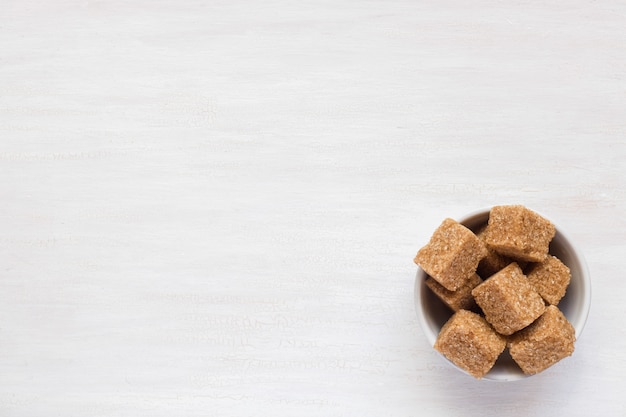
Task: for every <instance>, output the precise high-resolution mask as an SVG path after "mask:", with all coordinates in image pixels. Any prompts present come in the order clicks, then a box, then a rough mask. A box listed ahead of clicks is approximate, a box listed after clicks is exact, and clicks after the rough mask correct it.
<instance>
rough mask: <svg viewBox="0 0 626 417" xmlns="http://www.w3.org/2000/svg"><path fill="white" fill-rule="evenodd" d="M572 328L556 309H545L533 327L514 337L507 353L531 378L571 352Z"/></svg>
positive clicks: (572, 348) (554, 307)
mask: <svg viewBox="0 0 626 417" xmlns="http://www.w3.org/2000/svg"><path fill="white" fill-rule="evenodd" d="M575 341H576V337H575V331H574V327H573V326H572V325H571V323H570V322H569V321H567V319H566V318H565V316H564V315H563V313H561V311H560V310H559V309H558V307H556V306H553V305H551V306H548V307H547V308H546V311H545V313H543V315H542V316H541V317H539V318H538V319H537V320H536V321H535V322H534V323H533V324H531V325H530V326H528V327H526V328H525V329H524V330H521V331H519V332H518V333H516V334H514V335H513V336H512V337H511V338H510V341H509V352H510V353H511V357H512V358H513V360H514V361H515V362H516V363H517V364H518V365H519V367H520V368H522V371H524V373H525V374H528V375H534V374H536V373H538V372H541V371H543V370H544V369H546V368H548V367H550V366H552V365H554V364H555V363H557V362H558V361H560V360H561V359H563V358H566V357H568V356H570V355H571V354H572V353H573V352H574V342H575Z"/></svg>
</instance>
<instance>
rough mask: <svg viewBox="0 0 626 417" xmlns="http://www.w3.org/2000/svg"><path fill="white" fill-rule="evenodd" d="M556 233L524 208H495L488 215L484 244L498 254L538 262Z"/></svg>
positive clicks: (550, 224)
mask: <svg viewBox="0 0 626 417" xmlns="http://www.w3.org/2000/svg"><path fill="white" fill-rule="evenodd" d="M555 234H556V228H555V227H554V225H553V224H552V223H551V222H550V221H549V220H547V219H545V218H543V217H542V216H540V215H539V214H537V213H535V212H534V211H532V210H529V209H527V208H526V207H524V206H520V205H516V206H495V207H493V208H492V209H491V211H490V212H489V222H488V223H487V230H486V232H485V242H486V243H487V245H488V246H489V247H491V248H492V249H493V250H495V251H496V252H498V253H499V254H501V255H505V256H509V257H511V258H514V259H516V260H517V259H519V260H524V261H529V262H541V261H543V260H544V259H545V258H546V256H547V255H548V249H549V245H550V241H551V240H552V238H553V237H554V235H555Z"/></svg>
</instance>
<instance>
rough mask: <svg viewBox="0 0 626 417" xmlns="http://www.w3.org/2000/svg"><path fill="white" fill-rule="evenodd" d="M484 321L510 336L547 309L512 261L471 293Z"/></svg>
mask: <svg viewBox="0 0 626 417" xmlns="http://www.w3.org/2000/svg"><path fill="white" fill-rule="evenodd" d="M472 295H473V296H474V299H475V300H476V304H478V305H479V306H480V308H482V310H483V312H484V313H485V319H487V321H488V322H489V323H491V325H492V326H493V327H494V329H496V331H497V332H498V333H500V334H503V335H507V336H508V335H510V334H513V333H515V332H516V331H518V330H521V329H523V328H524V327H526V326H528V325H529V324H530V323H532V322H533V321H535V319H536V318H537V317H539V316H540V315H541V314H542V313H543V312H544V311H545V309H546V306H545V304H544V302H543V299H542V298H541V296H540V295H539V294H538V293H537V291H535V290H534V289H533V288H532V286H531V285H530V283H529V282H528V279H527V278H526V276H524V274H523V273H522V270H521V269H520V267H519V265H517V263H515V262H513V263H511V264H510V265H509V266H507V267H506V268H504V269H502V270H501V271H500V272H498V273H496V274H495V275H492V276H491V277H490V278H489V279H486V280H485V281H483V283H482V284H480V285H478V286H477V287H476V288H474V289H473V290H472Z"/></svg>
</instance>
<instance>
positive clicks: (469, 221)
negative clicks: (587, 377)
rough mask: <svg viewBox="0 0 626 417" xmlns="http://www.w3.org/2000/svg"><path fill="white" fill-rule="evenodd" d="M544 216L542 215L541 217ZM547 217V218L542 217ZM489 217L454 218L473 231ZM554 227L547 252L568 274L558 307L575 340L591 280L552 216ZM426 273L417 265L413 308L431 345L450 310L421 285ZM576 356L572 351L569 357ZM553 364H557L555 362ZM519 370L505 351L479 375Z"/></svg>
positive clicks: (500, 377) (508, 375)
mask: <svg viewBox="0 0 626 417" xmlns="http://www.w3.org/2000/svg"><path fill="white" fill-rule="evenodd" d="M544 217H545V216H544ZM546 218H548V217H546ZM488 219H489V209H483V210H479V211H476V212H474V213H471V214H469V215H466V216H464V217H462V218H461V219H458V221H459V222H460V223H461V224H463V225H465V226H466V227H467V228H469V229H470V230H474V231H476V230H477V229H478V228H480V226H482V225H484V224H486V223H487V221H488ZM548 220H550V221H551V222H552V223H553V224H554V225H555V226H556V235H555V236H554V239H552V242H551V243H550V253H551V254H552V255H554V256H556V257H557V258H559V259H560V260H561V262H563V263H564V264H565V265H567V266H568V267H569V269H570V272H571V274H572V278H571V280H570V284H569V286H568V287H567V291H566V293H565V296H564V297H563V299H561V301H560V302H559V305H558V307H559V309H560V310H561V311H562V312H563V314H564V315H565V317H567V319H568V320H569V321H570V323H572V326H574V329H575V330H576V339H578V338H579V337H580V335H581V333H582V331H583V327H584V326H585V322H586V321H587V315H588V314H589V307H590V305H591V281H590V277H589V270H588V269H587V264H586V263H585V260H584V258H583V255H582V254H581V253H580V252H579V251H578V250H577V249H576V247H575V246H574V245H573V244H572V242H571V240H570V239H569V238H568V237H567V236H566V235H565V233H564V232H563V229H561V228H560V227H559V226H558V225H556V223H554V221H552V219H549V218H548ZM425 280H426V273H425V272H424V271H423V270H422V268H419V267H418V270H417V277H416V279H415V309H416V311H417V317H418V319H419V322H420V325H421V326H422V330H423V331H424V334H425V336H426V339H427V340H428V343H430V345H431V346H433V345H434V344H435V340H436V339H437V335H438V334H439V331H440V330H441V327H443V325H444V323H445V322H446V321H447V320H448V319H449V318H450V317H451V316H452V311H451V310H450V309H449V308H448V307H447V306H446V305H445V304H443V302H442V301H441V300H439V298H437V296H436V295H435V294H433V293H432V291H430V289H429V288H428V287H426V285H425V284H424V282H425ZM441 357H442V358H443V359H444V360H445V361H446V362H447V363H449V364H450V365H452V366H454V367H455V368H457V369H459V370H461V371H462V372H464V373H466V372H465V371H464V370H462V369H461V368H459V367H457V366H456V365H454V364H453V363H452V362H450V361H449V360H448V359H446V358H445V357H444V356H443V355H441ZM575 357H576V351H575V350H574V353H573V355H572V358H575ZM555 366H558V364H556V365H555ZM527 376H528V375H525V374H524V373H523V372H522V370H521V369H520V368H519V367H518V366H517V364H516V363H515V362H514V361H513V359H512V358H511V356H510V355H509V354H508V350H505V351H504V352H503V354H502V355H500V357H499V358H498V361H497V362H496V363H495V365H494V366H493V368H492V369H491V370H490V371H489V372H488V373H487V374H486V375H485V376H484V377H483V379H487V380H493V381H515V380H519V379H523V378H526V377H527Z"/></svg>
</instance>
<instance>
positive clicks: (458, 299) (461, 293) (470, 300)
mask: <svg viewBox="0 0 626 417" xmlns="http://www.w3.org/2000/svg"><path fill="white" fill-rule="evenodd" d="M481 282H483V280H482V279H480V277H479V276H478V275H477V274H472V276H471V277H470V278H469V280H468V281H467V282H466V283H465V284H464V285H463V286H462V287H461V288H459V289H458V290H456V291H450V290H447V289H446V288H445V287H444V286H443V285H441V284H440V283H438V282H437V281H435V280H434V279H433V278H432V277H428V279H426V286H427V287H428V288H430V290H431V291H432V292H434V293H435V295H436V296H437V297H439V298H440V299H441V301H443V302H444V303H445V304H446V305H447V306H448V307H450V308H451V309H452V310H453V311H459V310H474V309H475V308H476V301H474V296H472V290H473V289H474V287H476V286H477V285H478V284H480V283H481Z"/></svg>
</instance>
